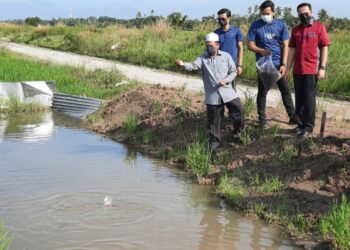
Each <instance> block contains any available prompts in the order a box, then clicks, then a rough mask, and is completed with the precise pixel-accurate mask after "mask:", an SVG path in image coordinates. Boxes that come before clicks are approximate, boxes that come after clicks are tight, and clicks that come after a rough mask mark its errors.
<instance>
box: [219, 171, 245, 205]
mask: <svg viewBox="0 0 350 250" xmlns="http://www.w3.org/2000/svg"><path fill="white" fill-rule="evenodd" d="M218 192H219V193H220V194H222V195H224V196H225V197H227V198H228V199H229V200H230V201H231V202H237V201H238V200H239V199H241V198H242V197H243V196H244V194H245V189H244V187H243V185H242V184H241V183H235V184H232V183H230V181H229V179H228V176H227V174H225V175H224V176H222V177H221V178H220V184H219V186H218Z"/></svg>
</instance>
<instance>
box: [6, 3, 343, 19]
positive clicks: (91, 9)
mask: <svg viewBox="0 0 350 250" xmlns="http://www.w3.org/2000/svg"><path fill="white" fill-rule="evenodd" d="M304 1H308V0H287V1H286V0H275V1H274V3H275V5H276V6H281V7H292V8H293V9H295V7H296V6H297V5H298V4H299V3H301V2H304ZM261 2H262V1H254V0H194V1H189V0H175V1H167V0H133V1H128V0H124V1H123V0H46V1H44V0H0V20H9V19H24V18H26V17H29V16H38V17H40V18H42V19H51V18H58V17H62V18H66V17H88V16H97V17H99V16H110V17H115V18H120V19H129V18H134V17H135V16H136V13H137V12H138V11H140V12H141V13H142V14H143V15H145V14H146V15H149V14H150V13H151V10H153V11H154V15H162V16H167V15H169V14H170V13H172V12H175V11H179V12H181V13H182V14H184V15H187V16H188V17H189V18H191V19H194V18H198V19H200V18H201V17H203V16H210V15H213V14H216V12H217V11H218V10H219V9H221V8H224V7H225V8H228V9H230V10H231V11H232V13H235V14H239V15H246V14H247V12H248V7H249V6H254V5H256V4H261ZM309 2H310V3H311V4H312V5H313V9H314V14H315V15H317V12H318V11H319V10H320V9H322V8H324V9H326V10H327V11H328V14H330V15H331V16H335V17H347V18H350V11H349V9H350V1H349V0H332V1H330V0H309Z"/></svg>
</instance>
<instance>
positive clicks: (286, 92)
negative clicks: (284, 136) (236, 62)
mask: <svg viewBox="0 0 350 250" xmlns="http://www.w3.org/2000/svg"><path fill="white" fill-rule="evenodd" d="M277 86H278V88H279V90H280V92H281V94H282V101H283V105H284V107H285V109H286V111H287V114H288V116H289V117H292V116H294V115H295V108H294V104H293V99H292V94H291V92H290V89H289V86H288V82H287V81H286V80H285V79H284V78H283V77H282V78H281V79H280V80H278V82H277ZM267 93H268V90H266V89H265V87H264V83H263V82H262V80H261V78H260V77H259V75H258V95H257V99H256V104H257V106H258V115H259V120H260V121H262V122H265V121H266V113H265V109H266V96H267Z"/></svg>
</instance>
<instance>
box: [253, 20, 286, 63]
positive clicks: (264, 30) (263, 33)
mask: <svg viewBox="0 0 350 250" xmlns="http://www.w3.org/2000/svg"><path fill="white" fill-rule="evenodd" d="M247 40H248V41H253V42H255V44H256V46H258V47H259V48H262V49H267V50H269V51H271V53H272V61H273V63H274V64H275V66H276V67H279V66H280V64H281V62H282V45H281V43H282V42H283V41H286V40H289V32H288V26H287V24H286V23H285V22H284V21H282V20H279V19H274V20H273V21H272V23H266V22H264V21H263V20H261V19H259V20H257V21H255V22H254V23H252V25H251V26H250V28H249V31H248V35H247ZM261 57H262V55H261V54H259V53H257V54H256V60H259V59H260V58H261Z"/></svg>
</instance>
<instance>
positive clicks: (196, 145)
mask: <svg viewBox="0 0 350 250" xmlns="http://www.w3.org/2000/svg"><path fill="white" fill-rule="evenodd" d="M185 160H186V163H187V165H188V167H189V168H190V169H191V170H192V171H193V172H194V173H195V174H196V175H197V177H206V176H208V175H209V173H210V172H211V171H212V165H211V164H210V163H211V152H210V148H209V143H208V141H207V140H206V137H205V135H204V134H203V133H202V132H200V131H197V136H196V139H195V140H194V141H193V142H192V143H190V144H188V145H187V149H186V154H185Z"/></svg>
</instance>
